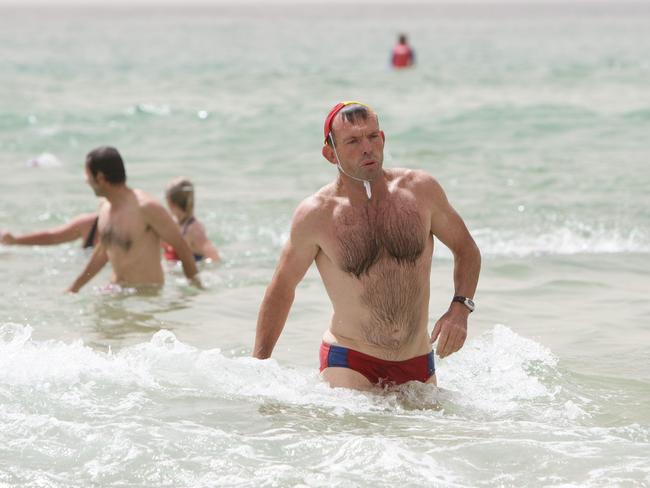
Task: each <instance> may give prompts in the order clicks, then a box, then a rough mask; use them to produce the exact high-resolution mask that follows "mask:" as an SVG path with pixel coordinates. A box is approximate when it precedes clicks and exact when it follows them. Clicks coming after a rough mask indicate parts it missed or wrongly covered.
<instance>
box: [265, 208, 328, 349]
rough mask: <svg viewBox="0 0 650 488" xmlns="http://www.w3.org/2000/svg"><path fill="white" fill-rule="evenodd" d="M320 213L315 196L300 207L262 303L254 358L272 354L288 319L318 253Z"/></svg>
mask: <svg viewBox="0 0 650 488" xmlns="http://www.w3.org/2000/svg"><path fill="white" fill-rule="evenodd" d="M318 214H319V211H318V205H317V202H316V199H315V197H310V198H308V199H307V200H304V201H303V202H302V203H301V204H300V205H299V206H298V208H297V209H296V212H295V214H294V216H293V220H292V222H291V232H290V234H289V240H288V241H287V243H286V244H285V245H284V247H283V249H282V253H281V255H280V260H279V262H278V265H277V267H276V269H275V273H274V274H273V278H272V279H271V283H270V284H269V286H268V287H267V288H266V293H265V294H264V299H263V300H262V304H261V306H260V311H259V314H258V317H257V331H256V334H255V346H254V347H253V357H256V358H258V359H266V358H268V357H270V356H271V353H272V352H273V348H274V347H275V344H276V342H277V341H278V338H279V337H280V334H281V333H282V329H283V328H284V324H285V323H286V321H287V317H288V315H289V310H290V309H291V305H292V304H293V299H294V296H295V291H296V286H298V283H300V281H301V280H302V279H303V277H304V276H305V273H306V272H307V270H308V269H309V266H311V263H312V262H313V261H314V259H315V258H316V255H317V254H318V251H319V247H318V244H317V239H316V237H315V236H316V235H317V234H316V232H317V227H318Z"/></svg>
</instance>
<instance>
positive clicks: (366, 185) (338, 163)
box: [328, 133, 372, 200]
mask: <svg viewBox="0 0 650 488" xmlns="http://www.w3.org/2000/svg"><path fill="white" fill-rule="evenodd" d="M328 137H329V140H330V142H331V143H332V149H334V156H335V157H336V166H337V167H338V168H339V171H340V172H341V173H343V174H344V175H345V176H347V177H348V178H352V179H353V180H356V181H360V182H361V183H363V187H364V188H365V189H366V195H368V200H370V199H371V198H372V190H371V188H370V181H368V180H364V179H362V178H357V177H356V176H352V175H349V174H347V173H346V172H345V171H344V170H343V167H342V166H341V160H340V159H339V153H338V152H337V151H336V146H335V145H334V138H333V137H332V134H331V133H330V134H329V136H328Z"/></svg>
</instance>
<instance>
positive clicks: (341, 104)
mask: <svg viewBox="0 0 650 488" xmlns="http://www.w3.org/2000/svg"><path fill="white" fill-rule="evenodd" d="M348 105H362V106H364V107H366V108H367V109H369V110H372V109H371V108H370V107H369V106H368V105H366V104H365V103H361V102H355V101H354V100H348V101H345V102H339V103H337V104H336V105H334V106H333V107H332V110H330V112H329V113H328V114H327V117H325V125H324V126H323V133H324V134H325V144H327V138H328V137H329V135H330V132H332V122H334V117H336V114H337V113H339V112H340V111H341V109H342V108H343V107H347V106H348Z"/></svg>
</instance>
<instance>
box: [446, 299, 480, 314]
mask: <svg viewBox="0 0 650 488" xmlns="http://www.w3.org/2000/svg"><path fill="white" fill-rule="evenodd" d="M451 301H452V302H459V303H462V304H463V305H465V306H466V307H467V309H468V310H469V311H470V313H472V312H473V311H474V310H475V309H476V305H475V304H474V301H473V300H472V299H471V298H467V297H464V296H461V295H456V296H454V298H453V299H452V300H451Z"/></svg>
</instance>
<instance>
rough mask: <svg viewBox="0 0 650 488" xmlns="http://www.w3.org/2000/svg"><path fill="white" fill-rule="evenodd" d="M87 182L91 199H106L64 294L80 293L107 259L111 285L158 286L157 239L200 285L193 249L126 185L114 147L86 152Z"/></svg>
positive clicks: (161, 211) (147, 199) (152, 202)
mask: <svg viewBox="0 0 650 488" xmlns="http://www.w3.org/2000/svg"><path fill="white" fill-rule="evenodd" d="M86 181H87V182H88V185H90V187H91V188H92V189H93V191H94V192H95V195H97V196H100V197H104V198H105V199H106V201H105V202H104V203H103V204H102V206H101V207H100V209H99V220H98V222H97V230H98V233H99V242H98V244H97V245H96V246H95V249H94V251H93V254H92V256H91V258H90V261H89V262H88V264H87V265H86V268H85V269H84V270H83V271H82V272H81V274H80V275H79V276H78V277H77V279H76V280H75V281H74V283H73V284H72V285H71V286H70V288H69V289H68V291H70V292H73V293H76V292H77V291H79V289H81V287H82V286H84V285H85V284H86V283H87V282H88V281H90V280H91V279H92V278H93V277H94V276H95V275H96V274H97V273H98V272H99V270H101V269H102V267H104V265H105V264H106V263H107V262H108V261H110V262H111V265H112V266H113V278H112V282H114V283H118V284H131V285H162V284H163V283H164V281H165V278H164V274H163V269H162V265H161V262H160V249H161V246H160V242H161V239H162V240H164V241H165V242H167V243H169V244H170V245H172V246H173V247H174V249H176V252H177V254H178V256H179V259H180V260H181V262H182V263H183V271H184V272H185V276H187V277H188V278H189V279H190V280H192V281H193V282H195V283H196V284H200V283H199V281H198V277H197V273H198V270H197V268H196V264H195V263H194V257H193V256H192V251H191V250H190V248H189V246H188V245H187V243H186V242H185V239H183V236H182V235H181V233H180V231H179V229H178V226H177V225H176V223H175V222H174V221H173V219H172V218H171V216H170V215H169V213H168V212H167V210H165V208H164V207H163V206H162V204H160V203H159V202H158V201H157V200H156V199H154V198H153V197H151V196H150V195H147V194H146V193H145V192H143V191H142V190H137V189H131V188H129V187H128V186H127V185H126V171H125V169H124V162H123V161H122V157H121V156H120V153H119V152H118V151H117V149H115V148H113V147H108V146H103V147H98V148H97V149H94V150H92V151H90V152H89V153H88V155H87V156H86Z"/></svg>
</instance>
